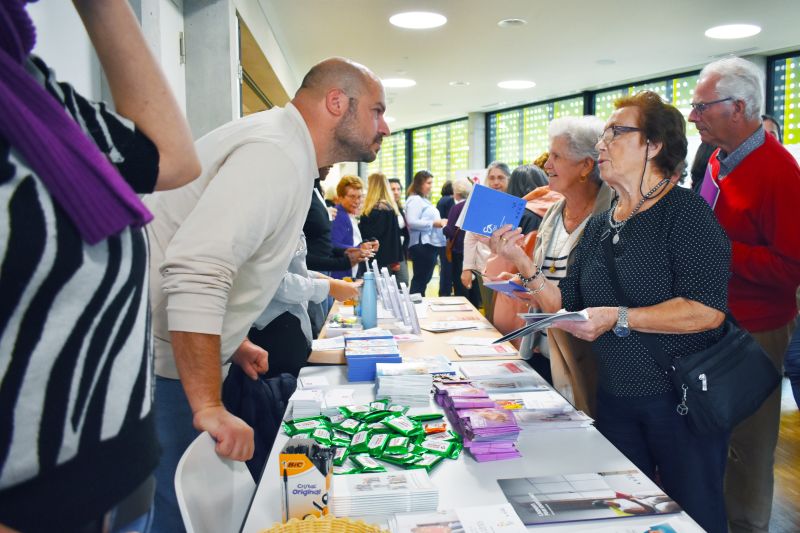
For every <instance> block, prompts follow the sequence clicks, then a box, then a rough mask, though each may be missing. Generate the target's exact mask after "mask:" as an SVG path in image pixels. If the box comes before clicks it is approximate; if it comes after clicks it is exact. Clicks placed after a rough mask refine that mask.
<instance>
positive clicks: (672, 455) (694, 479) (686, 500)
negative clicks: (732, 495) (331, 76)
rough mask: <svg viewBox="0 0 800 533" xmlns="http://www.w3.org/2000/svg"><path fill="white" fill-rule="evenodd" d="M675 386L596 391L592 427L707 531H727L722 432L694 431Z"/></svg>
mask: <svg viewBox="0 0 800 533" xmlns="http://www.w3.org/2000/svg"><path fill="white" fill-rule="evenodd" d="M677 404H678V399H677V395H676V394H675V393H674V392H670V393H667V394H661V395H657V396H646V397H636V398H621V397H616V396H611V395H610V394H607V393H605V392H603V391H602V390H598V392H597V421H596V424H597V429H598V430H600V432H601V433H602V434H603V435H604V436H605V437H606V438H607V439H608V440H609V441H611V444H613V445H614V446H616V447H617V449H619V451H621V452H622V453H623V454H624V455H625V456H626V457H627V458H628V459H630V460H631V462H633V464H635V465H636V466H637V468H639V469H640V470H641V471H642V472H644V473H645V474H646V475H647V476H648V477H650V478H651V479H656V473H657V475H658V479H660V482H661V486H662V488H663V489H664V491H665V492H666V493H667V494H668V495H669V496H670V497H671V498H672V499H674V500H675V501H676V502H678V504H679V505H680V506H681V507H683V510H684V511H686V513H687V514H689V516H691V517H692V518H693V519H694V520H695V521H696V522H697V523H698V524H700V526H701V527H702V528H703V529H705V530H706V531H708V532H709V533H717V532H720V533H727V531H728V521H727V518H726V515H725V499H724V496H723V482H724V479H725V464H726V460H727V455H728V437H729V435H728V434H727V433H724V434H719V435H703V436H698V435H695V434H694V433H692V432H691V430H690V429H689V425H688V424H687V422H686V418H685V417H682V416H680V415H679V414H678V413H677V412H676V410H675V406H676V405H677Z"/></svg>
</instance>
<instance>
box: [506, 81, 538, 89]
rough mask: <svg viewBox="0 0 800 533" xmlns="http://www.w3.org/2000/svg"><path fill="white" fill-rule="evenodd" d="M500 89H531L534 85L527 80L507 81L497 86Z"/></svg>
mask: <svg viewBox="0 0 800 533" xmlns="http://www.w3.org/2000/svg"><path fill="white" fill-rule="evenodd" d="M497 86H498V87H500V88H501V89H532V88H533V87H536V83H535V82H532V81H528V80H507V81H501V82H500V83H498V84H497Z"/></svg>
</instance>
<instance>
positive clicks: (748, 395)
mask: <svg viewBox="0 0 800 533" xmlns="http://www.w3.org/2000/svg"><path fill="white" fill-rule="evenodd" d="M602 241H603V248H604V251H605V257H606V264H607V266H608V274H609V277H610V278H611V285H612V286H613V287H614V292H615V293H616V296H617V300H618V301H619V302H620V304H621V305H625V306H629V300H628V298H627V296H626V295H625V291H624V290H623V289H622V285H621V284H620V282H619V275H618V274H617V268H616V263H615V261H614V250H613V248H612V245H611V239H610V237H609V236H608V234H607V235H606V236H604V237H603V239H602ZM637 333H638V334H639V338H640V339H641V340H642V343H643V344H644V345H645V346H646V347H647V350H648V352H650V356H651V357H652V358H653V359H654V360H655V361H656V363H658V366H660V367H661V368H663V369H664V372H666V373H667V375H668V376H669V377H670V379H671V380H672V384H673V386H674V387H675V390H676V391H677V392H678V398H679V399H680V403H679V404H678V406H677V411H678V414H680V415H681V416H686V417H688V421H689V427H690V428H691V429H692V431H693V432H694V433H696V434H699V435H703V434H710V433H721V432H726V431H730V430H732V429H733V428H734V427H735V426H736V425H737V424H738V423H739V422H741V421H742V420H744V419H745V418H747V417H749V416H750V415H752V414H753V413H755V412H756V411H757V410H758V408H759V407H760V406H761V404H762V403H763V402H764V400H766V399H767V397H768V396H769V395H770V394H771V393H772V391H774V390H775V387H777V386H778V384H779V383H780V382H781V375H780V373H779V372H778V370H777V369H776V368H775V365H774V364H773V363H772V361H771V360H770V359H769V356H768V355H767V354H766V353H765V352H764V350H763V349H762V348H761V346H759V344H758V343H757V342H756V341H755V339H754V338H753V337H752V336H751V335H750V334H749V333H747V332H746V331H744V330H743V329H741V328H739V326H738V325H737V324H736V322H735V321H734V319H733V317H732V316H731V315H730V314H728V315H727V317H726V319H725V324H724V325H723V331H722V338H721V339H720V340H719V341H718V342H717V343H716V344H714V345H713V346H710V347H708V348H706V349H705V350H703V351H701V352H697V353H693V354H689V355H685V356H683V357H675V358H672V359H671V360H670V358H669V357H668V356H667V354H666V353H664V350H663V349H662V347H661V345H660V344H659V343H658V341H657V339H656V337H655V335H653V334H650V333H641V332H637Z"/></svg>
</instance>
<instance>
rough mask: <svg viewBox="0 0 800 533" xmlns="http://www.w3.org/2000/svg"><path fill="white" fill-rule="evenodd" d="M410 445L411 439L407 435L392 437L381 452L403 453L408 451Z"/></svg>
mask: <svg viewBox="0 0 800 533" xmlns="http://www.w3.org/2000/svg"><path fill="white" fill-rule="evenodd" d="M410 445H411V439H410V438H408V437H392V438H391V439H389V442H387V443H386V448H384V449H383V453H384V454H387V453H394V454H403V453H408V447H409V446H410Z"/></svg>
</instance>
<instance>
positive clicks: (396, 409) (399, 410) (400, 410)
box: [387, 404, 408, 415]
mask: <svg viewBox="0 0 800 533" xmlns="http://www.w3.org/2000/svg"><path fill="white" fill-rule="evenodd" d="M387 409H388V410H389V411H390V412H392V413H395V414H401V415H404V414H406V413H407V412H408V407H406V406H405V405H399V404H395V405H390V406H389V407H388V408H387Z"/></svg>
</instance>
